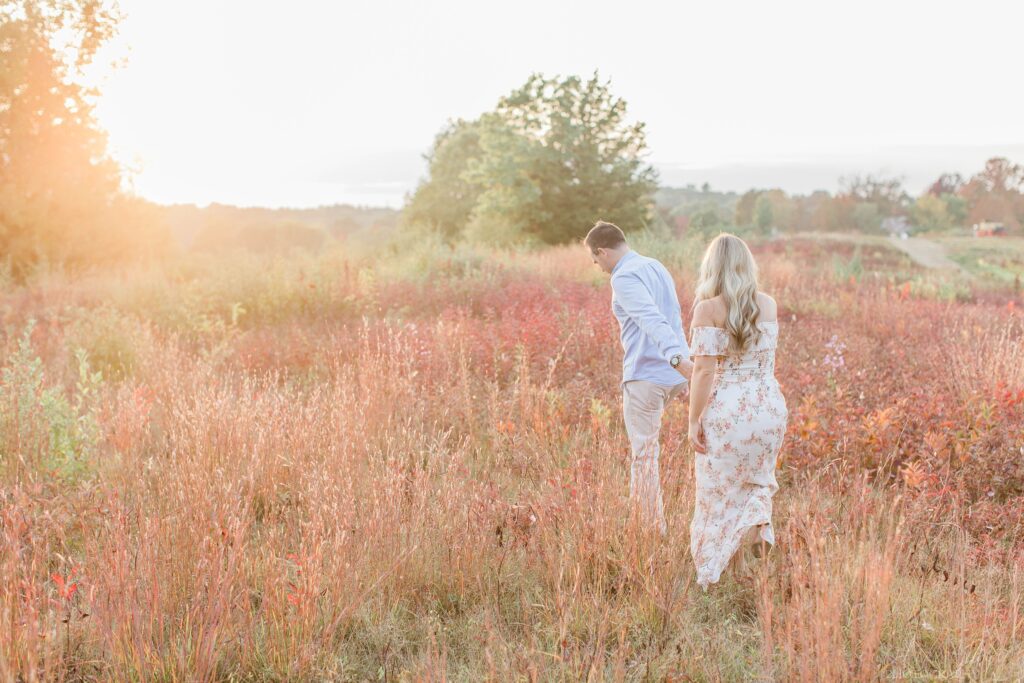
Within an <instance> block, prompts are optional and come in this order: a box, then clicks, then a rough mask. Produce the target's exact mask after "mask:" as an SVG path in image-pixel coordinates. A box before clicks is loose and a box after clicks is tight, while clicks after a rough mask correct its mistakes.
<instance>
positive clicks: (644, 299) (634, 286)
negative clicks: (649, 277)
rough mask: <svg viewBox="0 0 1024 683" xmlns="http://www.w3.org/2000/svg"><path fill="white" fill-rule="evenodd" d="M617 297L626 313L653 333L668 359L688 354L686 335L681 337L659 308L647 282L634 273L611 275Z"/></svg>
mask: <svg viewBox="0 0 1024 683" xmlns="http://www.w3.org/2000/svg"><path fill="white" fill-rule="evenodd" d="M612 290H613V291H614V292H615V298H616V299H617V300H618V302H619V305H620V306H622V308H623V310H625V311H626V314H627V315H629V317H630V318H632V319H633V320H634V321H635V322H636V324H637V325H639V327H640V329H641V330H643V331H644V334H646V335H647V336H648V337H650V338H651V339H652V340H653V341H654V343H655V344H656V345H657V347H658V351H660V352H661V355H662V356H663V357H664V358H665V360H666V361H668V360H669V359H671V358H672V356H674V355H676V354H682V355H683V357H684V358H685V357H686V355H687V354H686V351H687V349H686V346H685V345H686V339H685V338H683V339H680V338H679V337H678V336H677V335H676V333H675V331H674V330H673V329H672V325H670V324H669V322H668V320H667V319H666V318H665V316H664V315H662V313H661V311H660V310H658V306H657V305H656V304H655V303H654V299H653V298H652V297H651V293H650V291H649V290H648V289H647V286H646V285H645V284H644V283H643V282H641V281H640V279H639V278H638V277H636V276H635V275H633V274H632V273H623V274H621V275H616V276H615V277H613V278H612Z"/></svg>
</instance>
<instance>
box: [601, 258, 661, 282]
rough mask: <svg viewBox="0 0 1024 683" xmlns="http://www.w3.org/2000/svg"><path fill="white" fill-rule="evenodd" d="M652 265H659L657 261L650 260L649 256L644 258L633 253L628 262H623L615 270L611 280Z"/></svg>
mask: <svg viewBox="0 0 1024 683" xmlns="http://www.w3.org/2000/svg"><path fill="white" fill-rule="evenodd" d="M652 263H657V264H658V265H661V264H660V263H658V261H656V260H655V259H653V258H651V257H650V256H644V255H643V254H641V253H640V252H637V251H634V252H632V256H630V258H629V260H628V261H626V262H624V263H623V264H622V267H621V268H619V269H617V270H616V271H615V272H614V273H612V279H615V277H617V276H622V275H627V274H632V273H636V272H637V271H638V270H642V269H643V268H647V267H650V265H651V264H652Z"/></svg>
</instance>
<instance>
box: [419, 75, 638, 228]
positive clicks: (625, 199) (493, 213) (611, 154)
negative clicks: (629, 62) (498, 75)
mask: <svg viewBox="0 0 1024 683" xmlns="http://www.w3.org/2000/svg"><path fill="white" fill-rule="evenodd" d="M645 149H646V140H645V136H644V125H643V124H642V123H633V124H629V123H627V122H626V103H625V101H624V100H622V99H621V98H617V97H614V96H613V95H612V93H611V91H610V89H609V84H608V83H607V82H602V81H601V80H600V79H599V78H598V75H597V74H596V73H595V74H594V75H593V77H591V78H590V79H589V80H586V81H584V80H583V79H581V78H579V77H577V76H570V77H567V78H546V77H544V76H542V75H540V74H534V75H533V76H531V77H530V78H529V79H528V80H527V81H526V83H525V84H524V85H523V86H522V87H520V88H518V89H516V90H514V91H513V92H511V93H510V94H509V95H507V96H505V97H503V98H501V100H500V101H499V102H498V105H497V107H496V108H495V109H494V110H493V111H491V112H488V113H486V114H484V115H483V116H481V117H480V118H479V119H477V120H474V121H468V122H466V121H458V122H456V123H453V124H451V125H449V127H448V128H447V129H446V130H444V131H442V133H441V134H439V135H438V137H437V139H436V140H435V143H434V147H433V149H432V151H431V153H430V154H429V155H428V156H427V159H428V161H429V171H428V177H427V179H426V180H424V181H423V182H421V183H420V185H419V186H418V187H417V189H416V191H415V193H414V194H413V195H412V197H410V199H409V201H408V202H407V205H406V209H405V214H406V218H405V220H406V222H407V223H409V224H411V225H418V226H424V227H427V228H431V229H434V230H437V231H439V232H441V233H442V234H443V235H444V236H445V237H446V238H447V239H449V240H454V239H458V238H460V237H466V236H469V237H472V238H475V239H480V240H484V241H489V242H494V241H498V242H509V241H520V242H528V241H533V242H540V243H548V244H554V243H560V242H568V241H571V240H574V239H578V238H579V236H580V234H581V233H583V232H585V231H586V229H587V228H588V227H589V226H590V225H592V224H593V223H594V222H595V221H596V220H599V219H603V220H608V221H612V222H614V223H617V224H619V225H620V226H621V227H623V229H625V230H629V229H631V228H638V227H641V226H643V225H645V224H646V223H647V222H648V221H649V220H650V217H651V208H652V207H651V200H650V195H651V193H652V192H653V191H654V190H655V189H656V178H657V176H656V173H655V171H654V169H653V168H652V167H651V166H650V165H648V164H645V163H644V162H643V160H642V154H643V152H644V150H645Z"/></svg>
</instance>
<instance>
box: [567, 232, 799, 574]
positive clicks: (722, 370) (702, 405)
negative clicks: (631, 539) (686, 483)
mask: <svg viewBox="0 0 1024 683" xmlns="http://www.w3.org/2000/svg"><path fill="white" fill-rule="evenodd" d="M584 244H585V245H586V246H587V247H588V248H589V250H590V254H591V257H592V259H593V261H594V263H595V264H597V265H598V266H600V268H601V270H603V271H604V272H606V273H608V274H610V275H611V284H612V311H613V313H614V314H615V317H616V318H617V319H618V321H619V326H620V329H621V338H622V348H623V351H624V352H625V356H624V358H623V362H622V410H623V416H624V418H625V423H626V433H627V435H628V436H629V442H630V446H631V449H632V460H631V466H630V485H629V489H630V498H631V499H633V500H634V501H635V502H636V503H638V507H639V509H640V512H641V513H642V514H643V516H644V518H645V519H646V520H647V521H650V522H653V523H656V524H657V525H658V528H659V530H660V531H661V533H662V534H664V533H666V530H667V525H666V523H665V515H664V512H663V509H662V496H661V483H660V479H659V472H658V455H659V450H660V449H659V445H658V435H659V431H660V428H661V417H662V414H663V413H664V410H665V405H666V403H667V402H668V401H670V400H671V399H673V398H675V397H677V396H679V395H682V394H684V393H686V392H687V386H688V387H689V401H690V406H689V420H690V427H689V441H690V443H691V444H692V446H693V449H694V451H695V452H696V455H695V461H694V473H695V481H696V490H695V498H694V511H693V519H692V521H691V523H690V553H691V555H692V556H693V560H694V563H695V565H696V569H697V583H698V584H699V585H700V586H701V587H702V588H703V589H704V590H705V591H706V590H707V587H708V585H709V584H712V583H715V582H717V581H718V580H719V577H720V576H721V574H722V571H723V570H724V569H725V568H726V567H727V566H728V565H729V564H730V563H741V562H742V561H743V552H744V548H745V546H747V545H753V546H754V547H753V550H754V551H755V552H758V551H763V550H764V548H765V547H766V546H765V545H764V544H765V543H768V544H772V545H774V544H775V535H774V531H773V529H772V521H771V517H772V496H773V495H774V493H775V492H776V491H777V490H778V488H779V485H778V483H777V482H776V480H775V459H776V456H777V455H778V453H779V449H780V448H781V446H782V440H783V436H784V435H785V432H786V420H787V417H788V412H787V409H786V401H785V398H784V397H783V396H782V392H781V391H780V390H779V385H778V382H776V380H775V375H774V371H775V347H776V344H777V342H778V337H779V325H778V321H777V318H776V313H777V308H776V304H775V300H774V299H772V297H770V296H768V295H767V294H765V293H764V292H761V291H759V289H758V284H757V265H756V264H755V262H754V257H753V255H752V254H751V253H750V249H749V248H748V247H747V245H746V243H745V242H744V241H743V240H741V239H740V238H738V237H736V236H734V235H729V234H722V235H719V236H718V237H716V238H715V239H714V240H712V242H711V244H710V245H709V246H708V248H707V251H706V252H705V254H704V260H703V262H702V263H701V267H700V275H699V279H698V282H697V285H696V287H695V296H694V307H693V311H692V315H691V320H690V343H689V344H687V342H686V337H685V336H684V335H683V330H682V322H681V316H680V307H679V300H678V298H677V296H676V289H675V285H674V283H673V282H672V276H671V275H669V272H668V270H666V269H665V267H664V266H663V265H662V264H661V263H659V262H658V261H657V260H655V259H653V258H649V257H647V256H643V255H641V254H638V253H637V252H635V251H633V250H632V249H630V247H629V245H628V244H627V242H626V237H625V235H623V233H622V230H620V229H619V228H618V227H617V226H616V225H614V224H612V223H606V222H603V221H602V222H599V223H597V224H596V225H595V226H594V227H593V228H592V229H591V230H590V232H589V233H588V234H587V236H586V239H585V240H584ZM691 358H692V360H691Z"/></svg>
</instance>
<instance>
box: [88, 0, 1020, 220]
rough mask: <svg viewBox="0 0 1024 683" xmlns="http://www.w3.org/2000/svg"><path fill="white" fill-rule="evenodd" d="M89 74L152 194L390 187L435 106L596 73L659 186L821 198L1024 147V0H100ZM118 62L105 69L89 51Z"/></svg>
mask: <svg viewBox="0 0 1024 683" xmlns="http://www.w3.org/2000/svg"><path fill="white" fill-rule="evenodd" d="M120 6H121V8H122V10H123V12H124V14H125V19H124V21H123V22H122V24H121V28H120V32H119V35H118V36H117V37H116V39H115V40H113V41H112V42H111V43H110V44H109V45H107V46H106V47H105V48H104V50H103V52H102V53H101V56H100V57H101V59H100V60H99V61H98V62H97V66H96V67H95V68H94V69H93V70H92V71H91V72H90V78H91V79H92V81H93V82H94V83H95V84H97V85H98V86H99V88H100V89H101V91H102V96H101V97H100V98H99V100H98V102H97V109H96V113H97V117H98V119H99V122H100V125H101V126H103V127H104V128H105V129H106V130H107V131H108V134H109V143H110V148H111V151H112V153H113V154H114V156H115V157H116V158H117V159H118V160H120V161H121V162H122V163H123V164H125V165H126V167H127V168H129V169H130V171H131V173H130V177H131V187H132V189H133V190H134V191H135V192H136V193H137V194H139V195H141V196H143V197H146V198H148V199H151V200H153V201H157V202H160V203H196V204H199V205H205V204H208V203H210V202H220V203H228V204H237V205H241V206H268V207H278V206H290V207H308V206H318V205H325V204H334V203H351V204H357V205H369V206H394V207H398V206H400V205H401V204H402V202H403V198H404V196H405V195H406V193H407V192H409V191H410V190H412V189H413V188H415V186H416V183H417V182H418V181H419V180H420V178H422V177H423V176H424V175H425V172H426V163H425V161H424V159H423V154H424V153H425V152H427V151H428V150H429V149H430V146H431V144H432V142H433V139H434V136H435V135H436V134H437V132H438V131H439V130H441V129H442V128H443V127H444V125H445V124H446V122H447V121H448V120H450V119H456V118H460V117H461V118H467V119H468V118H475V117H477V116H479V115H480V114H481V113H483V112H484V111H487V110H489V109H492V108H493V107H494V106H495V104H496V103H497V101H498V99H499V98H500V97H501V96H502V95H505V94H507V93H508V92H510V91H511V90H513V89H515V88H516V87H518V86H519V85H521V84H522V83H523V82H525V81H526V79H527V78H528V77H529V75H530V74H531V73H534V72H541V73H544V74H545V75H550V76H554V75H569V74H579V75H582V76H589V75H590V74H592V73H593V72H594V71H595V70H597V71H598V73H599V75H600V76H601V78H602V79H608V80H610V84H611V89H612V92H613V93H614V94H615V95H617V96H619V97H622V98H623V99H625V100H626V102H627V103H628V113H629V118H630V119H632V120H638V121H643V122H644V123H645V124H646V132H647V143H648V147H649V152H648V156H647V160H648V161H649V162H650V163H652V164H653V165H654V166H655V167H656V168H657V169H658V170H659V172H660V176H661V182H662V184H665V185H676V186H679V185H685V184H687V183H694V184H697V185H700V184H702V183H703V182H705V181H707V182H709V183H710V184H711V186H712V187H713V188H715V189H721V190H735V191H743V190H746V189H748V188H750V187H781V188H782V189H784V190H786V191H788V192H793V193H806V192H810V191H813V190H815V189H826V190H829V191H835V189H836V188H837V186H838V183H839V179H840V177H841V176H843V175H852V174H855V173H859V174H867V173H874V174H880V175H885V176H888V177H891V176H898V177H902V178H903V179H904V182H905V185H906V187H907V189H908V190H909V191H911V192H913V193H917V192H920V191H921V190H922V189H924V187H926V186H927V185H928V184H929V183H930V182H931V181H932V180H934V179H935V177H937V176H938V175H939V174H940V173H942V172H944V171H957V172H960V173H963V174H965V175H970V174H972V173H974V172H976V171H978V170H980V168H981V167H982V165H983V164H984V161H985V159H987V158H989V157H991V156H995V155H1001V156H1008V157H1010V158H1011V160H1014V161H1016V162H1018V163H1024V88H1022V87H1021V86H1020V83H1021V80H1022V77H1024V74H1022V70H1024V69H1022V59H1021V57H1020V52H1019V49H1020V48H1019V45H1020V27H1021V26H1022V25H1024V3H1020V2H996V1H992V0H975V1H974V2H971V3H964V2H944V1H943V0H932V1H931V2H917V1H916V0H901V1H900V2H895V1H894V0H888V1H886V2H877V1H875V0H863V1H861V2H857V3H854V2H834V1H827V0H816V1H814V2H794V1H791V0H776V1H773V2H764V1H763V0H762V1H758V2H736V1H728V0H718V1H716V2H709V1H707V0H701V1H700V2H692V1H690V0H682V1H679V0H677V1H675V2H668V1H662V2H646V1H643V0H634V1H632V2H623V1H621V0H620V1H619V2H608V1H606V0H589V1H587V2H558V1H557V0H544V1H537V0H520V1H519V2H516V3H492V2H485V1H483V0H446V1H438V2H423V0H419V1H417V0H377V1H376V2H358V3H357V2H349V1H348V0H341V1H337V0H336V1H331V2H328V1H326V0H325V1H322V2H314V1H312V0H292V1H291V2H288V3H282V2H279V1H278V2H264V1H261V0H247V1H246V2H242V1H241V0H238V1H235V2H226V1H222V0H176V2H173V3H170V2H154V1H153V0H121V2H120ZM114 60H120V62H121V65H120V66H118V67H117V68H113V69H110V68H107V66H106V65H107V64H109V63H110V62H112V61H114Z"/></svg>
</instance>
